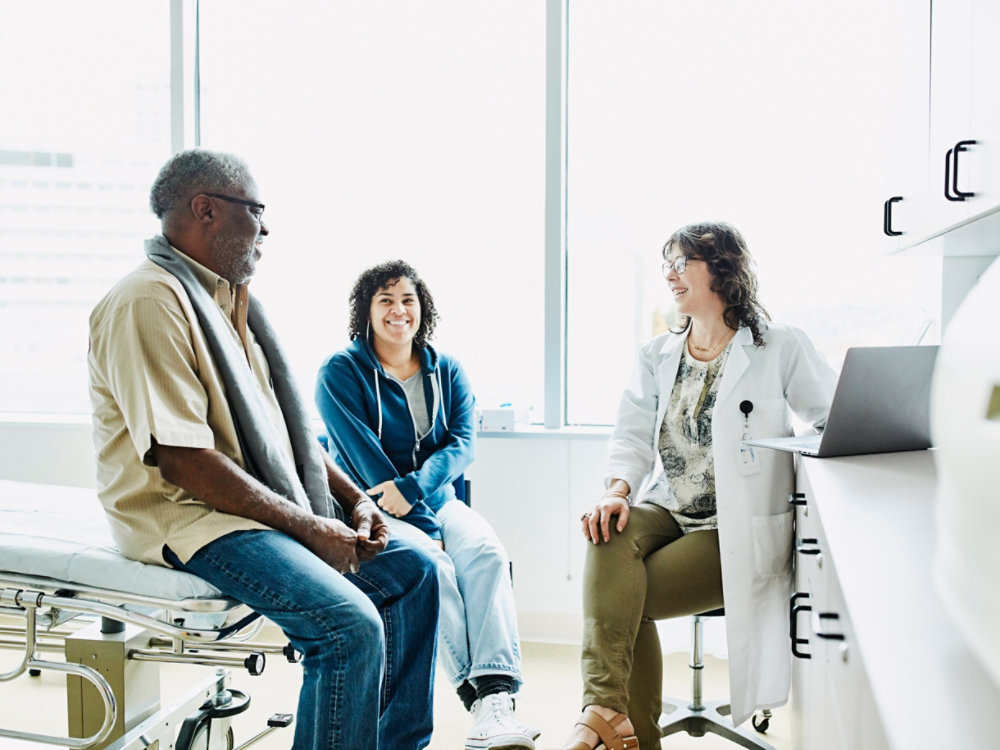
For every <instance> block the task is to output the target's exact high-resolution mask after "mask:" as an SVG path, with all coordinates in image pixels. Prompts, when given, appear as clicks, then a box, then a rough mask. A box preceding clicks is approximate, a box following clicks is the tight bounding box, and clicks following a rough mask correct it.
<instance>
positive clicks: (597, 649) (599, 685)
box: [581, 503, 722, 750]
mask: <svg viewBox="0 0 1000 750" xmlns="http://www.w3.org/2000/svg"><path fill="white" fill-rule="evenodd" d="M721 606H722V571H721V563H720V559H719V534H718V531H715V530H711V531H694V532H690V533H688V534H682V533H681V530H680V528H679V527H678V526H677V522H676V521H674V519H673V517H672V516H671V515H670V513H669V512H668V511H667V510H666V509H664V508H661V507H659V506H657V505H652V504H650V503H640V504H639V505H636V506H634V507H633V508H631V513H630V515H629V521H628V524H627V525H626V526H625V530H624V531H623V532H622V533H621V534H619V533H617V532H616V531H615V530H614V519H612V528H611V541H610V542H608V543H604V542H602V543H601V544H592V543H589V542H588V548H587V557H586V562H585V564H584V574H583V615H584V625H583V627H584V630H583V654H582V665H581V666H582V672H583V705H584V706H589V705H591V704H597V705H600V706H606V707H607V708H612V709H614V710H616V711H623V712H625V713H627V714H628V716H629V718H630V719H631V720H632V725H633V726H634V727H635V732H636V736H637V737H638V739H639V747H640V748H642V750H647V749H649V748H658V747H659V746H660V732H659V729H658V726H657V722H658V720H659V717H660V712H661V705H660V703H661V700H662V683H663V654H662V653H661V651H660V637H659V634H658V633H657V630H656V623H655V622H654V620H664V619H667V618H671V617H682V616H684V615H694V614H698V613H700V612H706V611H708V610H712V609H718V608H719V607H721Z"/></svg>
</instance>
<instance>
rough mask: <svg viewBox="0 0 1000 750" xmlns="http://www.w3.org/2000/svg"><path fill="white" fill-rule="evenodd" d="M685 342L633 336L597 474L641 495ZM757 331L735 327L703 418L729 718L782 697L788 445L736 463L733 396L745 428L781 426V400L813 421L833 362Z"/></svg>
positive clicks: (784, 426) (653, 465)
mask: <svg viewBox="0 0 1000 750" xmlns="http://www.w3.org/2000/svg"><path fill="white" fill-rule="evenodd" d="M686 341H687V333H683V334H673V333H666V334H663V335H661V336H658V337H657V338H655V339H653V340H652V341H650V342H648V343H647V344H645V345H644V346H643V347H642V348H641V349H640V352H639V361H638V363H637V365H636V369H635V372H634V373H633V376H632V380H631V382H630V384H629V386H628V388H627V389H626V390H625V393H624V394H623V395H622V400H621V405H620V407H619V412H618V420H617V422H616V423H615V429H614V432H613V434H612V436H611V441H610V443H609V446H608V457H609V461H608V472H607V480H608V481H610V480H611V479H612V478H615V477H617V478H621V479H624V480H625V481H627V482H628V484H629V487H630V488H631V489H632V493H633V497H635V498H640V499H641V497H642V491H643V489H644V486H645V484H646V483H648V482H649V481H650V479H651V477H652V476H653V474H654V471H655V470H658V469H659V468H660V467H659V462H660V456H659V451H658V449H657V441H658V436H659V432H660V425H661V423H662V421H663V416H664V413H665V411H666V408H667V402H668V400H669V396H670V391H671V389H672V388H673V386H674V379H675V377H676V375H677V367H678V364H679V363H680V358H681V353H682V351H683V347H684V346H685V344H686ZM764 341H765V343H766V346H764V347H762V348H761V347H757V346H754V343H753V337H752V335H751V331H750V329H749V328H741V329H740V330H739V331H737V332H736V334H735V336H734V337H733V345H732V349H731V351H730V353H729V360H728V362H727V363H726V366H725V369H724V370H723V373H722V380H721V382H720V383H719V391H718V397H717V400H716V403H715V408H714V412H713V418H712V450H713V457H714V461H715V490H716V506H717V512H718V521H719V549H720V553H721V556H722V589H723V596H724V598H725V606H726V632H727V639H728V646H729V690H730V702H731V705H732V716H733V721H734V722H735V723H736V724H740V723H742V722H743V721H745V720H746V719H747V718H749V717H750V716H751V715H752V714H753V712H754V710H755V709H757V708H771V707H774V706H779V705H782V704H784V703H785V702H786V701H787V700H788V689H789V683H790V680H791V656H790V649H789V641H788V597H789V595H790V590H791V571H792V546H793V539H792V522H793V513H792V509H791V506H790V505H789V504H788V495H789V493H790V492H792V490H793V487H794V479H795V477H794V464H793V460H792V454H790V453H785V452H783V451H775V450H767V449H761V448H757V449H755V452H756V457H757V461H758V462H759V470H757V468H758V467H752V468H751V470H750V471H754V472H756V473H747V472H745V471H742V470H741V468H740V461H739V449H740V447H741V444H742V441H743V433H744V417H743V414H742V413H741V411H740V403H741V402H742V401H744V400H747V401H750V402H751V403H752V404H753V410H752V412H751V413H750V419H749V432H750V434H751V435H752V436H753V437H777V436H782V435H791V434H792V429H791V424H790V421H789V410H788V407H791V409H792V411H794V412H795V413H796V414H797V415H798V417H799V418H800V419H802V420H803V421H804V422H805V423H806V424H809V425H812V426H813V427H814V428H820V427H822V425H823V424H825V422H826V416H827V413H828V412H829V408H830V402H831V400H832V399H833V391H834V388H835V387H836V383H837V376H836V374H835V373H834V371H833V370H832V369H831V368H830V366H829V365H828V364H827V363H826V361H825V360H824V359H823V357H822V356H821V355H820V354H819V353H818V352H817V351H816V349H815V348H814V347H813V345H812V343H811V342H810V341H809V339H808V338H807V337H806V336H805V334H804V333H802V331H800V330H798V329H796V328H792V327H789V326H783V325H779V324H777V323H771V324H769V325H768V328H767V330H766V331H765V332H764ZM661 396H662V397H661ZM692 533H698V532H692Z"/></svg>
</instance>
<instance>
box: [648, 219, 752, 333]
mask: <svg viewBox="0 0 1000 750" xmlns="http://www.w3.org/2000/svg"><path fill="white" fill-rule="evenodd" d="M674 246H676V247H677V248H678V249H679V250H680V251H681V252H682V253H684V254H685V255H696V256H698V257H699V258H701V259H702V260H704V261H705V262H706V263H707V264H708V271H709V274H710V275H711V278H712V281H711V287H710V288H711V289H712V291H713V292H715V293H716V294H718V295H719V296H720V297H721V298H722V300H723V301H724V302H725V303H726V309H725V310H724V311H723V313H722V317H723V319H724V320H725V321H726V325H727V326H729V327H730V328H731V329H733V330H734V331H736V330H739V328H740V327H741V326H746V327H747V328H749V329H750V331H751V333H752V334H753V342H754V344H755V345H757V346H764V337H763V335H762V334H761V322H762V320H763V319H768V320H769V319H770V317H771V316H770V315H769V314H768V312H767V310H765V309H764V306H763V305H762V304H761V303H760V301H759V300H758V299H757V272H756V269H755V264H754V260H753V258H752V257H751V256H750V251H749V250H748V249H747V243H746V241H745V240H744V239H743V235H742V234H740V232H739V230H738V229H737V228H736V227H734V226H732V225H731V224H727V223H725V222H722V221H719V222H704V223H701V224H688V225H687V226H685V227H681V228H680V229H678V230H677V231H676V232H674V233H673V234H672V235H670V239H668V240H667V241H666V243H665V244H664V245H663V259H664V260H666V259H667V257H668V256H669V255H670V251H671V250H672V249H673V248H674ZM690 325H691V318H690V317H688V316H682V318H681V322H680V327H679V328H676V329H671V330H672V331H673V332H674V333H683V332H684V331H686V330H687V329H688V327H689V326H690Z"/></svg>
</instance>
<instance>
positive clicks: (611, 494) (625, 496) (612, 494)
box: [604, 490, 632, 500]
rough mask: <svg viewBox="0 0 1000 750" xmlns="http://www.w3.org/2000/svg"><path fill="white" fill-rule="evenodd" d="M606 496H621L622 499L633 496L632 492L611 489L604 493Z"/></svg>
mask: <svg viewBox="0 0 1000 750" xmlns="http://www.w3.org/2000/svg"><path fill="white" fill-rule="evenodd" d="M604 497H620V498H621V499H622V500H628V499H629V498H631V497H632V495H631V494H629V495H623V494H622V493H620V492H611V491H610V490H609V491H607V492H605V493H604Z"/></svg>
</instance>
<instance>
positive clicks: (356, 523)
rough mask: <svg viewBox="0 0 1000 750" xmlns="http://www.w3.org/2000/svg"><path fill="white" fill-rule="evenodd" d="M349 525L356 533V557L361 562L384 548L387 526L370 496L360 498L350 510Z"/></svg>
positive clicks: (369, 558) (387, 531)
mask: <svg viewBox="0 0 1000 750" xmlns="http://www.w3.org/2000/svg"><path fill="white" fill-rule="evenodd" d="M350 520H351V526H353V527H354V530H355V531H356V532H357V535H358V557H359V558H360V559H361V561H362V562H365V561H366V560H371V559H372V558H373V557H375V555H377V554H378V553H379V552H381V551H382V550H384V549H385V545H386V543H387V542H388V541H389V527H388V526H386V523H385V519H384V518H382V514H381V513H379V511H378V508H376V507H375V503H374V502H372V500H371V499H370V498H367V497H365V498H362V499H361V500H359V501H358V502H357V503H355V505H354V510H353V511H352V512H351V519H350Z"/></svg>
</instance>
